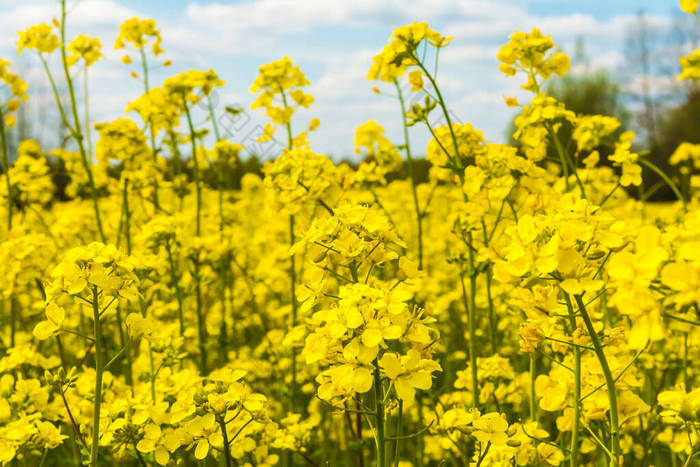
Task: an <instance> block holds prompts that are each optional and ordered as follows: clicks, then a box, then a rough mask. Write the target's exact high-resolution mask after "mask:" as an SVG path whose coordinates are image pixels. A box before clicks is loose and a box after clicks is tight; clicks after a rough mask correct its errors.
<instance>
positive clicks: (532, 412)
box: [530, 352, 537, 422]
mask: <svg viewBox="0 0 700 467" xmlns="http://www.w3.org/2000/svg"><path fill="white" fill-rule="evenodd" d="M536 363H537V362H536V361H535V352H530V421H532V422H537V404H536V403H535V377H536V376H537V366H536Z"/></svg>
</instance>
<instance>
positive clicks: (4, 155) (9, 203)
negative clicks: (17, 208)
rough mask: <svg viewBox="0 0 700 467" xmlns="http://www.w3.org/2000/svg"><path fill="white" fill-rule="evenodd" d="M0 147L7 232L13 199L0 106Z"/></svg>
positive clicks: (10, 219)
mask: <svg viewBox="0 0 700 467" xmlns="http://www.w3.org/2000/svg"><path fill="white" fill-rule="evenodd" d="M0 145H1V147H0V149H1V150H2V171H3V172H4V173H5V181H6V182H7V234H8V236H9V234H10V230H12V208H13V205H14V199H13V198H12V183H10V162H9V160H8V156H7V138H6V136H5V116H4V115H3V112H2V108H0Z"/></svg>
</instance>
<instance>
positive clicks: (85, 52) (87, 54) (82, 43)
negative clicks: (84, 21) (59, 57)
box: [67, 34, 103, 66]
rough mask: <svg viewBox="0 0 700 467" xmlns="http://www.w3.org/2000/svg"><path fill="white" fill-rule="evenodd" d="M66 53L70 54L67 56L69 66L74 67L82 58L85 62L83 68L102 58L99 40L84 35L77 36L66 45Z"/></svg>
mask: <svg viewBox="0 0 700 467" xmlns="http://www.w3.org/2000/svg"><path fill="white" fill-rule="evenodd" d="M67 51H68V53H69V54H70V55H69V56H68V64H69V65H74V64H75V63H76V62H77V61H78V60H80V59H81V58H82V59H83V60H85V66H91V65H92V64H93V63H95V62H96V61H97V60H99V59H100V58H102V57H103V55H102V43H101V42H100V40H99V39H98V38H96V37H90V36H87V35H85V34H78V36H77V37H76V38H75V39H73V40H72V41H71V42H70V44H68V47H67Z"/></svg>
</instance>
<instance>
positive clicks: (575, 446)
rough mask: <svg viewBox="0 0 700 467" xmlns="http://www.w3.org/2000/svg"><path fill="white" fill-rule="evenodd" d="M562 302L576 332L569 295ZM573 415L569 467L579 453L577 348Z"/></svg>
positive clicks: (576, 349)
mask: <svg viewBox="0 0 700 467" xmlns="http://www.w3.org/2000/svg"><path fill="white" fill-rule="evenodd" d="M564 300H565V301H566V308H567V310H568V312H569V323H570V326H571V332H572V333H573V332H574V331H575V330H576V327H577V326H576V315H575V313H574V307H573V305H572V304H571V297H570V296H569V294H567V293H565V294H564ZM573 351H574V415H573V422H572V426H571V458H570V463H571V467H576V466H577V465H578V452H579V442H578V432H579V418H580V410H581V349H580V348H579V347H574V348H573Z"/></svg>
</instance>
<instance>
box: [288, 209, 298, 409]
mask: <svg viewBox="0 0 700 467" xmlns="http://www.w3.org/2000/svg"><path fill="white" fill-rule="evenodd" d="M294 241H295V239H294V216H293V215H290V216H289V246H290V247H291V246H293V245H294ZM289 260H290V265H289V280H290V284H291V289H290V290H291V294H290V295H291V297H290V298H291V301H292V322H291V326H290V330H291V329H293V328H294V326H296V325H297V295H296V282H297V273H296V261H295V258H294V255H293V254H292V255H290V256H289ZM291 358H292V368H291V371H292V389H291V395H290V401H291V403H290V404H289V407H290V409H291V410H292V411H293V410H294V406H295V400H296V392H297V355H296V349H295V348H294V346H292V355H291Z"/></svg>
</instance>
